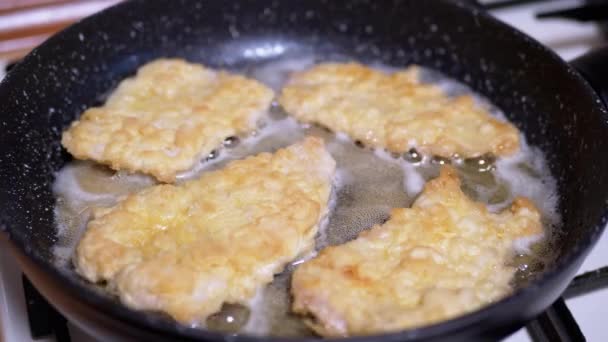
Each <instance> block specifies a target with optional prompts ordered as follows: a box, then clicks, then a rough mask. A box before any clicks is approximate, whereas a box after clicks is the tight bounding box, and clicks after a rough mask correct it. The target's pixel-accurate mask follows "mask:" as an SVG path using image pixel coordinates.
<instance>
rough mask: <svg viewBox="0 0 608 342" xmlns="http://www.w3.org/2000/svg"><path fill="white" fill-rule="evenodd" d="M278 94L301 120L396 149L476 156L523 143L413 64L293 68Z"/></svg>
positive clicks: (510, 127)
mask: <svg viewBox="0 0 608 342" xmlns="http://www.w3.org/2000/svg"><path fill="white" fill-rule="evenodd" d="M279 101H280V103H281V105H282V106H283V107H284V108H285V110H286V111H287V112H288V113H290V114H292V115H294V116H295V117H296V118H298V119H299V120H302V121H305V122H315V123H319V124H321V125H323V126H326V127H328V128H330V129H332V130H334V131H339V132H344V133H347V134H348V135H350V136H351V137H352V138H353V139H356V140H361V141H363V142H364V143H366V144H368V145H371V146H374V147H381V148H386V149H388V150H390V151H392V152H404V151H407V150H408V149H410V148H412V147H415V148H416V149H418V150H419V151H420V152H422V153H425V154H429V155H437V156H443V157H452V156H453V155H454V154H458V155H460V156H463V157H474V156H479V155H482V154H484V153H488V152H491V153H493V154H495V155H497V156H504V155H510V154H513V153H514V152H516V151H517V150H518V149H519V134H518V131H517V129H516V128H515V127H514V126H513V125H511V124H509V123H506V122H502V121H499V120H497V119H496V118H494V117H492V116H491V115H490V114H489V113H488V112H487V111H486V110H485V109H483V108H481V107H480V106H478V105H476V104H475V103H474V101H473V99H472V98H471V97H470V96H461V97H458V98H455V99H452V98H449V97H448V96H446V95H445V94H444V93H443V92H442V91H441V89H439V87H437V86H434V85H428V84H422V83H420V82H419V80H418V76H417V68H415V67H410V68H408V69H406V70H405V71H401V72H396V73H394V74H391V75H389V74H386V73H383V72H381V71H378V70H374V69H372V68H369V67H365V66H363V65H360V64H356V63H349V64H335V63H328V64H320V65H318V66H315V67H313V68H312V69H310V70H307V71H303V72H298V73H295V74H294V75H293V76H292V78H291V80H290V81H289V83H288V85H287V86H286V87H285V88H284V89H283V91H282V95H281V97H280V100H279Z"/></svg>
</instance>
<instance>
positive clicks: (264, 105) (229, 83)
mask: <svg viewBox="0 0 608 342" xmlns="http://www.w3.org/2000/svg"><path fill="white" fill-rule="evenodd" d="M273 96H274V94H273V91H272V90H271V89H270V88H268V87H266V86H264V85H263V84H261V83H259V82H257V81H255V80H252V79H248V78H245V77H243V76H239V75H233V74H230V73H227V72H223V71H222V72H217V71H214V70H211V69H208V68H205V67H204V66H202V65H198V64H192V63H188V62H186V61H183V60H179V59H159V60H156V61H153V62H151V63H148V64H146V65H144V66H143V67H141V68H140V69H139V70H138V72H137V75H136V76H135V77H133V78H129V79H126V80H124V81H122V82H121V83H120V85H119V86H118V88H117V89H116V90H115V91H114V92H113V93H112V95H111V96H110V97H109V98H108V100H107V101H106V103H105V104H104V105H103V106H100V107H94V108H90V109H88V110H86V111H85V112H84V113H83V114H82V116H81V117H80V119H78V120H77V121H75V122H73V123H72V125H71V126H70V128H69V129H68V130H66V131H65V132H64V134H63V139H62V144H63V146H64V147H65V148H66V149H67V150H68V151H69V152H70V153H71V154H72V155H73V156H74V157H76V158H78V159H90V160H93V161H96V162H99V163H102V164H106V165H108V166H110V167H111V168H112V169H114V170H126V171H129V172H142V173H146V174H150V175H153V176H154V177H156V178H157V179H158V180H160V181H162V182H169V183H170V182H173V181H174V180H175V176H176V175H177V174H178V173H179V172H182V171H187V170H189V169H191V168H192V167H193V166H194V165H195V163H197V162H198V161H199V159H200V158H201V157H202V156H206V155H208V154H209V153H210V152H211V151H212V150H214V149H216V148H217V147H219V146H220V145H221V143H222V141H223V140H224V139H225V138H227V137H229V136H233V135H237V134H239V133H244V132H247V131H251V130H253V129H255V127H256V122H257V121H258V119H259V118H260V117H261V116H263V115H264V114H265V112H266V111H267V109H268V107H269V106H270V103H271V102H272V98H273Z"/></svg>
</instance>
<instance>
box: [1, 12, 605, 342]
mask: <svg viewBox="0 0 608 342" xmlns="http://www.w3.org/2000/svg"><path fill="white" fill-rule="evenodd" d="M600 1H602V0H600ZM588 2H593V1H576V0H552V1H547V0H479V1H478V3H479V4H480V6H482V7H485V8H486V9H487V10H488V11H490V13H492V14H493V15H494V16H496V17H497V18H499V19H500V20H502V21H504V22H506V23H508V24H510V25H512V26H514V27H516V28H518V29H519V30H521V31H523V32H525V33H527V34H529V35H531V36H533V37H535V38H536V39H537V40H539V41H540V42H542V43H543V44H545V45H547V46H548V47H550V48H551V49H553V50H554V51H555V52H557V53H558V54H559V55H560V56H561V57H562V58H564V59H565V60H570V59H572V58H574V57H577V56H579V55H581V54H583V53H585V52H586V51H588V50H590V49H592V48H594V47H597V46H600V45H602V44H604V41H605V40H606V37H605V30H603V29H602V28H601V26H600V25H597V24H595V23H593V22H587V23H581V22H576V21H572V20H567V19H559V18H552V19H542V20H541V19H538V18H537V16H536V14H538V13H541V12H553V11H555V10H560V9H563V8H569V7H576V6H581V5H585V4H587V3H588ZM595 2H597V1H595ZM7 67H10V61H6V60H0V79H1V78H2V76H3V75H4V72H5V71H6V69H7ZM5 243H6V242H5V241H3V240H2V237H1V236H0V342H14V341H19V342H31V341H36V342H52V341H57V342H70V341H72V342H93V341H95V339H94V338H92V337H90V336H87V335H86V334H85V333H84V332H82V331H80V330H79V329H78V328H77V327H75V326H73V325H72V324H70V323H69V322H67V321H66V320H65V318H63V317H62V316H61V315H60V314H59V313H57V312H56V311H55V310H54V309H53V308H52V307H51V306H50V305H48V303H46V301H45V300H44V298H42V297H41V296H40V294H38V292H37V291H36V290H35V289H34V288H33V287H32V285H31V284H30V283H29V281H28V280H27V278H25V277H24V276H23V275H22V273H21V271H20V269H19V266H18V265H17V264H16V262H15V261H14V260H13V259H12V258H11V256H10V255H9V254H8V252H7V251H6V247H5V246H4V244H5ZM607 279H608V233H606V234H604V236H603V237H602V239H601V240H600V241H599V242H598V244H597V246H596V248H595V249H594V250H593V251H592V252H591V254H590V255H589V257H588V258H587V260H586V261H585V263H584V264H583V266H582V268H581V270H580V273H579V275H578V276H577V278H576V279H575V280H574V281H573V282H572V283H571V285H570V287H569V288H568V290H567V291H566V292H565V293H564V295H563V297H562V299H560V300H558V301H557V302H556V303H555V304H554V305H553V306H552V307H551V308H550V309H549V310H547V311H546V312H545V313H543V314H541V315H540V316H539V317H538V318H537V319H536V320H535V321H533V322H531V323H530V324H528V326H526V327H525V328H522V329H521V330H520V331H518V332H516V333H515V334H513V335H512V336H510V337H508V338H507V339H505V341H503V342H530V341H534V342H536V341H584V340H585V339H588V340H590V341H601V340H604V338H605V337H606V336H608V327H606V326H605V324H606V323H605V310H606V309H605V307H606V306H608V280H607Z"/></svg>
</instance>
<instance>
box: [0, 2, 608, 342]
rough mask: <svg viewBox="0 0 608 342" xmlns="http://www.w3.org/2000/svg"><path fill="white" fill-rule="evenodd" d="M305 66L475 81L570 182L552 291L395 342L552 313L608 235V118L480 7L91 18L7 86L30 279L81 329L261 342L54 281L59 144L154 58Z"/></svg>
mask: <svg viewBox="0 0 608 342" xmlns="http://www.w3.org/2000/svg"><path fill="white" fill-rule="evenodd" d="M304 52H314V53H316V54H318V55H319V56H322V57H323V59H324V60H325V59H344V57H347V58H349V59H353V60H358V61H361V62H382V63H386V64H389V65H394V66H405V65H407V64H410V63H418V64H421V65H424V66H428V67H431V68H435V69H438V70H440V71H442V72H444V73H446V74H447V75H449V76H451V77H454V78H456V79H458V80H461V81H463V82H464V83H466V84H468V85H470V86H471V87H472V88H474V89H475V90H477V91H478V92H480V93H481V94H483V95H485V96H487V97H488V98H489V99H491V100H492V101H493V102H494V103H495V104H496V105H498V106H499V107H500V108H502V109H503V110H504V112H505V113H506V114H507V115H508V117H509V118H510V119H511V120H512V121H513V122H514V123H515V124H516V125H517V126H518V128H519V129H521V130H523V131H524V132H525V134H526V136H527V138H528V140H529V142H530V143H531V144H532V145H535V146H538V147H540V148H542V149H543V150H544V151H545V152H546V154H547V156H548V158H549V161H550V165H551V168H552V171H553V174H554V175H555V177H556V178H557V180H558V183H559V188H560V191H561V198H560V208H561V213H562V217H563V223H564V227H565V228H564V231H563V234H562V236H560V238H559V239H558V241H556V246H555V247H556V248H559V249H560V257H559V259H558V261H557V263H556V264H555V265H553V266H552V267H550V270H549V271H548V272H547V274H546V275H545V276H544V277H543V278H542V279H539V280H538V281H535V282H534V283H533V284H531V286H529V287H528V288H526V289H524V290H522V291H519V292H518V293H516V294H515V295H514V296H511V297H509V298H507V299H505V300H503V301H501V302H499V303H497V304H495V305H492V306H490V307H488V308H486V309H484V310H481V311H478V312H476V313H473V314H470V315H467V316H464V317H462V318H459V319H456V320H453V321H449V322H445V323H442V324H438V325H435V326H432V327H427V328H421V329H414V330H409V331H406V332H403V333H398V334H391V335H385V336H384V337H383V338H384V339H385V340H386V341H401V340H408V339H417V338H420V339H436V338H439V337H441V336H445V335H442V334H446V333H447V334H450V336H452V337H453V338H460V339H464V340H466V339H470V338H473V337H477V338H479V337H482V338H497V337H500V336H503V335H504V334H506V333H508V332H510V331H512V330H513V329H514V328H515V327H517V325H518V324H521V323H522V322H523V321H524V320H527V319H529V318H531V317H532V316H533V315H535V314H537V313H538V312H540V311H541V310H542V309H544V308H545V307H546V306H548V305H549V304H550V303H551V302H552V301H553V300H554V299H555V298H556V297H557V296H558V294H559V292H560V291H561V290H562V289H563V288H564V287H565V285H566V283H567V281H568V280H569V279H570V277H571V276H572V275H573V274H574V271H575V270H576V268H577V267H578V265H579V264H580V262H581V261H582V258H583V257H584V256H585V255H586V253H587V252H588V250H589V248H590V247H591V246H592V244H593V242H594V241H595V240H596V239H597V237H598V235H599V234H600V232H601V230H602V229H603V226H604V223H605V221H606V209H605V208H606V200H607V199H608V195H607V194H608V177H605V176H604V175H606V174H608V159H607V158H605V156H604V153H605V151H606V150H608V140H606V139H604V138H605V137H606V136H607V135H608V125H607V123H606V121H607V120H606V117H607V116H606V113H605V111H604V109H603V107H602V106H601V104H600V102H599V99H598V98H597V97H596V96H595V94H594V93H593V92H592V91H591V89H590V88H589V87H588V86H587V85H586V83H585V82H584V81H583V80H582V79H581V77H580V76H579V75H578V74H577V73H576V72H574V71H573V70H572V69H571V68H569V67H568V66H567V64H565V63H564V62H563V61H561V60H559V58H558V57H556V56H555V55H553V54H552V53H550V52H548V50H546V49H545V48H543V47H541V46H540V45H539V44H537V43H536V42H534V41H531V40H530V39H529V38H527V37H525V36H523V35H522V34H520V33H518V32H516V31H514V30H513V29H511V28H509V27H507V26H504V25H502V24H499V23H497V22H496V21H494V20H493V19H491V18H489V17H487V16H485V15H484V14H482V13H479V12H476V11H475V10H474V9H472V8H468V7H467V6H465V5H462V4H459V3H456V4H454V3H453V2H449V1H440V0H436V1H419V0H352V1H332V0H282V1H280V0H252V1H212V0H209V1H205V0H138V1H130V2H127V3H124V4H122V5H119V6H117V7H115V8H111V9H109V10H107V11H104V12H103V13H101V14H99V15H96V16H94V17H92V18H89V19H86V20H84V21H83V22H81V23H79V24H77V25H76V26H74V27H72V28H70V29H68V30H67V31H65V32H63V33H61V34H59V35H58V36H56V37H54V38H52V39H51V40H49V41H48V42H47V43H45V44H44V45H43V46H42V47H40V48H38V49H37V50H35V51H34V52H33V53H32V54H31V55H29V56H28V57H27V58H26V59H25V60H24V61H23V62H22V63H21V64H20V65H19V66H17V67H16V68H15V69H13V71H12V72H11V73H10V74H9V75H8V76H7V77H6V78H5V79H4V81H2V83H0V130H1V134H0V227H1V229H2V230H4V231H6V232H7V233H8V235H9V236H10V237H11V240H12V241H13V242H14V244H15V245H16V246H17V249H16V250H18V251H20V252H19V253H21V254H23V255H26V256H27V257H26V259H25V260H28V263H27V265H26V273H28V275H30V276H31V277H32V278H34V279H45V282H40V281H38V282H34V283H35V285H36V286H37V287H38V288H39V289H40V290H41V291H42V292H43V294H46V295H47V296H48V297H50V298H49V299H50V301H51V302H52V303H54V304H55V305H57V306H58V307H59V309H60V310H61V311H63V312H64V313H67V314H68V315H69V316H72V317H74V315H72V314H71V313H70V312H69V311H70V310H71V308H70V307H69V306H66V305H64V303H65V301H66V300H68V299H67V298H64V297H62V296H70V297H71V298H70V300H72V301H73V302H74V301H75V302H77V303H79V305H80V306H79V308H80V309H79V314H78V315H79V316H78V317H80V318H78V319H79V320H80V323H79V324H81V325H85V326H88V327H90V329H91V330H95V331H106V332H107V331H114V333H115V334H119V333H120V334H121V336H123V335H124V336H130V337H133V338H145V339H148V340H152V339H162V338H175V337H180V338H184V339H188V338H194V339H203V340H214V339H218V340H220V339H221V340H223V339H225V338H226V339H230V340H250V339H249V338H247V337H238V338H237V337H234V336H231V337H228V336H222V335H220V334H216V333H209V332H205V331H203V330H196V329H188V328H185V327H180V326H178V325H176V324H175V323H173V322H171V321H169V320H167V319H165V318H163V317H161V316H156V315H148V314H143V313H139V312H134V311H130V310H128V309H126V308H124V307H122V306H120V305H119V304H117V302H116V301H114V300H113V299H111V298H108V297H106V296H104V295H103V294H102V293H101V292H100V291H98V290H97V289H96V288H95V287H93V286H90V285H88V284H86V283H85V282H84V281H82V280H80V279H79V278H78V277H76V276H74V274H73V273H72V272H70V271H65V270H63V271H62V270H58V269H55V268H54V266H53V264H52V253H51V248H52V246H53V243H54V241H55V240H56V236H55V228H54V227H55V225H54V222H53V220H54V218H53V206H54V198H53V195H52V193H51V184H52V181H53V179H54V172H55V171H57V170H58V169H59V168H60V167H61V166H62V165H63V164H65V162H66V161H67V160H69V157H68V155H67V154H66V153H65V152H63V151H62V149H61V147H60V135H61V132H62V130H63V129H64V128H65V127H66V126H67V125H68V124H69V123H70V122H71V121H72V120H73V119H74V118H75V117H76V116H77V115H78V114H79V113H81V112H82V111H83V110H84V109H85V108H88V107H89V106H91V105H94V104H99V103H100V102H101V101H102V100H103V99H104V97H105V95H106V94H108V92H109V91H111V90H112V89H113V87H114V86H115V85H116V84H117V83H118V82H119V81H120V80H121V79H122V78H124V77H126V76H128V75H132V74H133V73H134V72H135V70H136V68H137V67H138V66H139V65H141V64H143V63H145V62H147V61H149V60H151V59H153V58H157V57H161V56H162V57H165V56H167V57H175V56H177V57H185V58H187V59H189V60H191V61H195V62H204V63H205V64H207V65H209V66H211V67H222V68H228V69H231V68H246V67H247V65H254V64H255V63H259V62H261V61H268V60H271V59H274V58H278V57H280V56H285V55H298V54H302V53H304ZM29 261H33V262H31V263H29ZM53 289H54V290H53ZM57 289H60V290H61V291H56V290H57ZM62 292H63V293H64V294H63V295H62V294H61V293H62ZM100 317H102V318H103V319H101V318H100ZM95 322H104V323H103V324H104V325H105V326H106V328H103V327H93V326H92V324H95ZM99 324H101V323H99ZM104 329H105V330H104ZM108 336H109V335H108ZM364 339H365V338H355V339H353V340H364ZM369 340H376V339H372V338H370V339H369Z"/></svg>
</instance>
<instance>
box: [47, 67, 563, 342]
mask: <svg viewBox="0 0 608 342" xmlns="http://www.w3.org/2000/svg"><path fill="white" fill-rule="evenodd" d="M315 60H316V58H314V56H303V57H298V58H295V59H283V60H277V61H275V62H273V63H266V64H263V65H261V66H259V67H256V68H249V69H248V70H247V72H246V73H247V74H248V75H249V76H252V77H255V78H257V79H259V80H260V81H262V82H264V83H266V84H268V85H269V86H271V87H273V88H274V89H275V90H277V91H278V90H279V89H280V88H281V87H282V86H283V85H284V83H285V82H286V80H287V78H288V76H289V74H290V73H291V72H293V71H294V70H302V69H305V68H307V67H309V66H311V65H313V63H314V61H315ZM380 67H381V68H382V69H383V70H385V71H386V72H391V71H392V70H394V69H393V68H388V67H382V66H380ZM422 75H423V79H424V78H425V77H426V78H427V79H429V80H432V81H433V82H437V83H439V84H440V85H441V86H442V87H444V89H446V91H448V92H451V93H454V94H455V95H456V94H460V93H463V92H465V90H466V88H465V87H464V86H462V85H460V84H458V83H456V82H454V81H446V79H445V78H443V77H441V76H440V74H438V73H436V72H429V71H427V70H423V73H422ZM425 75H426V76H425ZM428 75H431V76H428ZM450 89H451V90H450ZM477 99H478V102H479V103H480V104H482V105H489V104H488V102H487V101H486V100H484V99H483V98H481V97H477ZM493 113H495V114H496V115H498V116H499V117H502V118H504V117H503V116H501V113H499V112H498V111H496V110H495V109H494V110H493ZM307 135H315V136H319V137H322V138H323V139H324V140H325V142H326V146H327V148H328V150H329V152H330V153H331V154H332V156H333V157H334V159H335V160H336V163H337V173H336V180H335V183H334V194H333V197H332V198H333V200H332V203H331V204H330V206H329V207H330V211H329V213H328V215H327V217H326V219H325V220H324V222H322V224H321V225H320V228H321V229H320V233H319V234H318V236H317V238H316V249H317V250H319V249H321V248H323V247H325V246H327V245H337V244H341V243H344V242H346V241H349V240H352V239H354V238H356V236H357V235H358V234H359V233H360V232H362V231H363V230H366V229H369V228H370V227H371V226H373V225H375V224H381V223H383V222H385V221H386V220H387V219H388V218H389V215H390V210H391V209H392V208H402V207H408V206H409V205H411V203H412V201H413V200H414V199H415V197H416V196H417V195H418V194H419V193H420V191H422V188H423V186H424V184H425V182H427V181H428V180H429V179H432V178H434V177H436V176H437V174H438V170H439V163H434V162H433V161H432V158H426V159H425V160H422V161H419V162H418V163H412V162H410V161H408V160H406V159H407V158H404V156H400V155H393V154H390V153H387V152H385V151H382V150H375V151H373V150H371V149H369V148H366V147H362V146H360V145H357V144H355V143H354V142H353V141H352V140H351V139H350V138H348V136H346V135H344V134H342V133H337V134H334V133H332V132H329V131H328V130H326V129H323V128H321V127H317V126H314V125H302V124H299V123H298V122H296V121H295V120H294V119H293V118H290V117H288V116H287V115H286V113H284V112H283V111H282V109H281V108H280V107H279V106H278V105H276V104H275V105H273V107H272V108H271V110H270V112H269V115H268V117H267V118H266V119H265V120H263V122H260V124H259V129H258V130H257V131H256V132H254V133H252V134H248V135H246V136H239V137H230V139H229V140H228V141H227V143H226V144H225V146H223V147H220V148H218V150H216V151H214V153H213V155H212V156H210V157H212V158H205V160H204V161H202V162H201V163H200V164H199V165H197V166H196V167H195V168H194V169H193V170H192V171H189V172H186V173H183V174H181V175H180V176H179V177H178V182H182V181H185V180H188V179H193V178H197V177H198V176H199V175H200V174H201V173H203V172H209V171H211V170H217V169H220V168H222V167H223V166H224V165H226V163H228V162H230V161H231V160H236V159H243V158H245V157H247V156H251V155H255V154H258V153H260V152H273V151H276V150H277V149H279V148H282V147H286V146H289V145H291V144H293V143H295V142H297V141H300V140H301V139H303V138H304V137H305V136H307ZM522 142H523V148H522V150H521V152H519V153H518V154H517V155H516V156H514V157H511V158H508V159H501V160H498V161H497V162H496V169H495V170H489V171H486V172H477V171H476V170H474V168H473V170H472V169H471V168H470V167H468V166H467V165H468V164H467V163H466V162H465V161H460V162H454V164H455V166H456V167H457V168H458V170H459V171H460V175H461V178H462V180H463V190H464V191H465V192H466V193H467V194H468V195H469V196H471V197H473V198H474V199H476V200H479V201H483V202H485V203H487V204H489V205H490V206H491V208H492V210H494V211H498V210H501V209H503V208H505V207H507V206H508V205H509V204H510V203H511V201H512V200H513V198H514V196H526V197H529V198H530V199H531V200H532V201H533V202H534V203H535V204H536V205H537V206H538V207H539V208H540V209H541V211H542V215H543V219H544V223H545V225H546V226H547V227H550V226H555V225H558V223H559V216H558V215H557V214H556V206H557V196H556V193H557V190H556V183H555V181H554V180H553V179H552V178H551V176H550V174H549V173H548V172H547V171H546V170H547V168H546V165H545V162H544V157H543V155H542V153H541V152H540V151H538V150H536V149H533V148H530V147H528V146H527V145H526V144H525V139H523V137H522ZM153 184H155V182H154V181H153V180H152V179H151V178H150V177H146V176H141V175H127V174H122V173H115V172H113V171H111V170H109V169H107V168H105V167H102V166H98V165H95V164H93V163H87V162H72V163H70V164H68V165H66V166H65V167H64V168H63V169H62V170H61V171H60V172H59V174H58V175H57V180H56V182H55V187H54V191H55V193H56V195H57V206H56V222H57V225H58V227H59V241H58V243H57V245H56V249H55V252H56V253H55V254H56V260H57V263H58V265H60V266H67V265H69V263H70V258H71V256H72V255H73V251H74V247H75V245H76V243H77V241H78V239H79V238H80V236H81V235H82V232H83V231H84V229H85V227H86V223H87V221H88V220H89V218H90V215H91V213H92V211H93V210H94V209H95V208H96V207H103V206H110V205H113V204H115V203H116V201H118V200H119V199H120V197H121V196H124V195H126V194H128V193H132V192H136V191H139V190H141V189H143V188H146V187H149V186H151V185H153ZM537 242H538V241H537V240H534V239H529V240H527V241H520V242H518V243H517V244H516V247H517V248H518V252H525V251H529V250H530V249H529V247H530V245H531V244H533V243H537ZM313 255H314V253H313V254H310V255H306V256H302V257H301V258H299V259H298V260H296V261H294V262H292V263H291V264H290V265H289V266H288V267H287V268H286V269H285V270H284V272H282V273H281V274H278V275H276V276H275V278H274V281H273V282H272V283H271V284H269V285H268V286H266V287H265V288H264V289H263V290H262V291H260V292H259V293H258V295H257V296H256V298H255V300H252V302H251V303H250V304H249V306H250V307H249V309H247V308H243V307H239V306H234V305H233V306H231V307H229V308H228V309H226V310H223V311H222V312H220V313H218V314H216V315H214V318H213V320H214V322H216V323H217V322H220V323H221V322H224V323H226V322H228V323H230V322H232V323H234V322H241V321H242V324H241V325H240V326H238V327H236V328H235V327H234V326H230V327H229V328H230V329H236V330H234V331H241V332H245V333H248V334H254V335H274V336H283V337H286V336H310V335H311V334H312V333H311V332H310V330H308V329H307V328H306V327H305V326H304V324H303V323H302V321H301V320H300V319H298V318H297V317H295V316H293V315H291V314H290V313H289V308H290V305H291V297H290V294H289V282H290V279H291V273H292V272H293V270H294V269H295V268H296V267H297V265H298V264H300V263H302V262H303V260H306V259H307V258H310V257H311V256H313ZM538 257H542V256H538ZM534 260H536V259H534ZM534 260H531V259H525V260H523V261H521V263H522V264H525V265H528V264H529V263H532V262H534ZM518 267H519V266H518ZM237 316H238V317H240V318H239V319H235V317H237ZM243 317H246V319H244V318H243ZM208 323H209V322H207V326H208V327H209V328H211V329H213V325H210V324H208ZM214 324H215V323H214ZM204 325H205V324H201V325H200V326H204ZM220 325H221V324H220ZM231 331H232V330H231Z"/></svg>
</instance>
